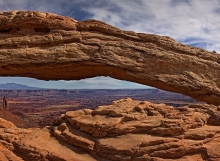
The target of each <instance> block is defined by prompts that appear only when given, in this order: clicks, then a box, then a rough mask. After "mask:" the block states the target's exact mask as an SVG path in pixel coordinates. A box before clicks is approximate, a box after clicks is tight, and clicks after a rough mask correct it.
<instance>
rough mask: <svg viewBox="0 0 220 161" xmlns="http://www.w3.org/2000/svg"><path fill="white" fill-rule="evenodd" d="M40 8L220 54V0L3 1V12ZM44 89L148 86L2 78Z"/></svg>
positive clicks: (98, 80)
mask: <svg viewBox="0 0 220 161" xmlns="http://www.w3.org/2000/svg"><path fill="white" fill-rule="evenodd" d="M10 10H38V11H43V12H52V13H56V14H59V15H63V16H68V17H72V18H74V19H76V20H78V21H81V20H85V19H96V20H101V21H104V22H106V23H108V24H110V25H113V26H115V27H118V28H120V29H122V30H130V31H135V32H139V33H151V34H157V35H163V36H169V37H172V38H174V39H175V40H176V41H177V42H180V43H183V44H186V45H191V46H195V47H200V48H203V49H205V50H208V51H213V50H215V51H216V52H218V53H220V43H219V40H220V25H219V24H220V0H0V11H10ZM10 82H14V83H19V84H25V85H29V86H35V87H43V88H62V89H68V88H71V89H74V88H77V89H80V88H89V89H93V88H103V89H104V88H108V89H109V88H149V87H148V86H143V85H139V84H135V83H131V82H127V81H120V80H116V79H113V78H110V77H95V78H90V79H84V80H80V81H63V80H60V81H39V80H36V79H32V78H19V77H0V84H2V83H10Z"/></svg>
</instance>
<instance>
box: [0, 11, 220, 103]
mask: <svg viewBox="0 0 220 161" xmlns="http://www.w3.org/2000/svg"><path fill="white" fill-rule="evenodd" d="M0 76H26V77H33V78H38V79H43V80H59V79H64V80H76V79H82V78H90V77H94V76H110V77H113V78H116V79H121V80H128V81H133V82H137V83H141V84H146V85H150V86H153V87H157V88H160V89H164V90H168V91H172V92H177V93H182V94H185V95H188V96H190V97H193V98H194V99H196V100H199V101H204V102H207V103H210V104H215V105H219V104H220V88H219V87H220V81H219V79H220V55H218V54H216V53H212V52H207V51H205V50H203V49H199V48H195V47H190V46H187V45H183V44H180V43H177V42H176V41H175V40H173V39H171V38H169V37H166V36H157V35H152V34H143V33H135V32H132V31H122V30H120V29H118V28H115V27H113V26H110V25H108V24H105V23H104V22H101V21H96V20H86V21H81V22H78V21H76V20H74V19H72V18H69V17H63V16H59V15H55V14H51V13H42V12H37V11H12V12H0Z"/></svg>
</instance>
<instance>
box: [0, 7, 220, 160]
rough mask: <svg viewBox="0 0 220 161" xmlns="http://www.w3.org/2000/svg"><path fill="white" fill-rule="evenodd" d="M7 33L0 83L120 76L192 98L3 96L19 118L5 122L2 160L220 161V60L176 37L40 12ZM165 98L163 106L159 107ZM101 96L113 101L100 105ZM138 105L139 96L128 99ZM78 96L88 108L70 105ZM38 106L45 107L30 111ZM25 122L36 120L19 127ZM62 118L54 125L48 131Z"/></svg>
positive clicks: (15, 15)
mask: <svg viewBox="0 0 220 161" xmlns="http://www.w3.org/2000/svg"><path fill="white" fill-rule="evenodd" d="M0 24H1V25H0V36H1V38H0V76H22V77H32V78H37V79H42V80H61V79H62V80H79V79H83V78H91V77H95V76H110V77H112V78H116V79H121V80H127V81H132V82H137V83H141V84H145V85H149V86H152V87H156V88H159V89H161V90H166V91H170V92H176V93H180V94H183V95H186V96H189V97H191V98H189V97H183V96H182V95H181V96H180V97H181V98H183V99H184V100H185V102H184V101H179V100H178V99H177V100H175V97H172V99H166V96H167V95H166V94H165V92H164V91H160V90H157V89H155V90H156V92H155V91H150V92H151V93H150V94H149V93H148V94H146V93H145V91H141V90H139V91H136V93H135V92H134V91H133V93H132V91H129V90H128V91H124V92H125V93H123V92H122V93H123V94H122V95H117V91H116V92H113V94H111V92H110V91H107V92H106V91H102V90H97V91H95V93H92V92H91V91H89V90H87V91H83V90H81V91H68V90H63V91H60V92H61V93H62V94H61V95H59V94H58V93H59V92H58V93H57V91H56V90H45V91H40V90H39V91H38V90H33V91H31V90H23V91H22V90H14V91H12V90H8V91H7V90H1V95H2V96H3V95H5V93H7V95H8V96H9V95H10V98H9V100H8V101H9V103H10V109H9V111H8V110H2V111H1V113H0V115H1V116H2V117H5V116H8V117H9V118H11V120H10V121H6V120H5V119H3V118H0V149H1V150H0V158H1V160H3V161H7V160H13V161H14V160H15V161H21V160H25V161H29V160H38V161H39V160H40V161H85V160H88V161H94V160H99V161H108V160H109V161H110V160H115V161H130V160H132V161H170V160H177V161H188V160H197V161H203V160H205V161H218V160H220V151H219V150H220V149H219V146H220V145H219V143H220V140H219V138H220V130H219V125H220V107H219V105H220V99H219V97H220V83H219V81H218V80H219V76H220V70H219V69H220V56H219V54H217V53H214V52H208V51H205V50H203V49H200V48H196V47H191V46H187V45H184V44H180V43H178V42H176V41H175V40H173V39H172V38H169V37H167V36H158V35H153V34H144V33H135V32H133V31H123V30H120V29H118V28H116V27H114V26H111V25H108V24H106V23H104V22H101V21H97V20H85V21H76V20H74V19H72V18H69V17H65V16H59V15H56V14H52V13H43V12H38V11H11V12H0ZM148 92H149V91H148ZM27 93H28V94H27ZM46 93H47V94H46ZM89 93H90V94H92V95H93V97H91V99H88V96H89ZM103 93H104V94H103ZM134 93H135V94H134ZM154 93H155V95H154ZM161 93H163V94H162V97H161V98H163V99H161V100H158V99H157V98H158V97H159V96H160V94H161ZM27 95H28V96H29V97H28V96H27ZM83 95H84V97H82V96H83ZM100 95H102V96H105V95H106V96H107V97H108V98H109V99H108V101H107V102H101V103H100V102H96V100H99V99H100ZM129 95H131V96H134V95H136V96H135V98H124V97H130V96H129ZM156 95H157V97H156ZM168 95H171V96H172V94H168ZM50 96H51V97H52V98H50ZM73 96H74V98H76V96H78V97H79V98H80V99H82V100H83V101H81V102H80V101H79V100H74V99H69V97H71V98H72V97H73ZM80 96H81V97H80ZM96 96H97V97H98V98H95V97H96ZM145 96H150V97H149V101H151V102H149V101H146V100H144V99H146V97H145ZM163 96H164V97H163ZM116 97H117V98H116ZM119 97H120V98H119ZM177 97H179V96H177ZM12 98H13V99H12ZM56 98H59V99H60V100H61V101H60V102H57V100H56ZM150 98H151V100H150ZM153 98H156V99H153ZM192 98H193V99H192ZM115 99H117V100H115ZM135 99H140V100H135ZM142 99H143V100H142ZM39 100H40V101H39ZM85 100H87V101H88V100H89V102H86V101H85ZM105 100H106V99H105ZM195 100H197V101H201V102H197V101H195ZM160 101H162V102H160ZM31 102H32V103H31ZM33 102H35V103H36V102H38V104H35V105H37V106H35V107H34V106H33V107H31V108H25V106H24V107H22V106H23V105H24V104H25V103H26V105H28V106H30V105H31V104H32V105H33ZM83 103H84V104H83ZM99 103H100V104H99ZM105 103H106V104H105ZM165 103H166V104H165ZM107 104H109V105H107ZM39 106H41V108H39ZM174 106H175V107H174ZM47 107H48V108H47ZM78 107H80V108H78ZM88 107H89V108H88ZM18 109H19V110H21V111H19V110H18ZM57 109H59V110H58V112H57ZM59 112H60V113H59ZM47 114H49V115H52V116H48V117H47ZM13 115H14V116H15V115H17V116H16V117H14V116H13ZM57 115H59V116H58V117H57ZM12 117H13V119H12ZM22 117H23V118H24V117H26V119H27V120H26V121H24V120H22V119H21V120H19V118H22ZM52 117H54V118H53V122H52V124H51V125H47V126H45V124H47V122H50V121H51V119H50V118H52ZM55 117H56V118H55ZM33 118H37V119H41V121H42V122H39V121H36V120H34V119H33ZM31 120H32V121H31ZM19 121H21V122H19ZM22 121H24V122H22ZM12 122H15V123H17V124H18V126H21V127H18V126H16V125H15V124H13V123H12ZM28 123H30V124H28ZM22 126H24V127H25V126H27V127H31V126H35V127H32V128H22Z"/></svg>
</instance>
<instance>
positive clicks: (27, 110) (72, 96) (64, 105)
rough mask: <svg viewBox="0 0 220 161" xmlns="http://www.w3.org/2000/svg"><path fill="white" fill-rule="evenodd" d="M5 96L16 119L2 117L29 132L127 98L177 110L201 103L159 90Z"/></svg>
mask: <svg viewBox="0 0 220 161" xmlns="http://www.w3.org/2000/svg"><path fill="white" fill-rule="evenodd" d="M4 95H5V96H7V98H8V107H9V109H10V110H9V111H10V112H11V113H12V114H14V115H15V116H14V117H12V116H11V115H10V114H9V112H4V114H3V113H2V111H0V116H1V117H2V118H5V119H6V120H7V119H9V121H12V122H13V123H14V124H15V125H16V126H18V127H25V128H29V127H44V126H47V125H51V123H52V122H53V120H54V119H55V118H57V117H59V116H60V115H61V114H63V113H65V112H67V111H72V110H77V109H84V108H89V109H96V108H97V107H98V106H101V105H108V104H110V103H111V102H112V101H115V100H118V99H122V98H127V97H130V98H132V99H135V100H141V101H145V100H146V101H150V102H154V103H165V104H166V105H172V106H174V107H178V106H184V105H188V104H194V103H198V102H196V101H195V100H193V99H191V98H190V97H187V96H184V95H181V94H176V93H171V92H167V91H163V90H159V89H130V90H129V89H115V90H108V89H98V90H86V89H85V90H0V98H3V96H4Z"/></svg>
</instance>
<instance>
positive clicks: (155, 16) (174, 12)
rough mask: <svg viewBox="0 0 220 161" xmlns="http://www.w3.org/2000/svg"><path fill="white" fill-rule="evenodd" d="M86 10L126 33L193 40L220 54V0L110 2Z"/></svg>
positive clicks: (129, 0) (114, 0) (110, 0)
mask: <svg viewBox="0 0 220 161" xmlns="http://www.w3.org/2000/svg"><path fill="white" fill-rule="evenodd" d="M112 6H115V8H117V11H116V10H113V8H112ZM85 10H86V11H87V12H89V13H90V14H91V15H92V16H91V18H93V19H99V20H102V21H105V22H107V23H109V24H111V25H114V26H117V27H119V28H121V29H124V30H133V31H136V32H145V33H154V34H159V35H166V36H170V37H172V38H174V39H176V40H177V41H179V42H184V43H187V42H186V40H190V39H191V38H193V39H194V40H197V41H198V43H197V45H198V46H199V47H203V48H205V49H207V50H211V51H212V50H216V51H220V44H219V42H218V40H219V39H220V27H219V23H220V1H219V0H211V1H209V0H153V1H152V0H145V1H144V0H139V1H131V0H109V1H108V2H106V6H105V7H100V6H98V5H90V6H89V7H88V8H86V9H85ZM200 41H202V42H203V43H202V44H200V43H199V42H200ZM188 43H191V42H188ZM194 43H195V42H194Z"/></svg>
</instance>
